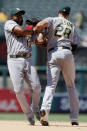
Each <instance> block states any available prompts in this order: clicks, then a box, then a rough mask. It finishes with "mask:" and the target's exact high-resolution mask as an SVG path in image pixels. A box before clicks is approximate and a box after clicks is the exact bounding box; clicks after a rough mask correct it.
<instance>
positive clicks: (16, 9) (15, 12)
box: [10, 8, 25, 17]
mask: <svg viewBox="0 0 87 131" xmlns="http://www.w3.org/2000/svg"><path fill="white" fill-rule="evenodd" d="M16 14H21V15H24V14H25V11H24V10H21V9H19V8H14V9H12V11H11V13H10V17H12V16H13V15H16Z"/></svg>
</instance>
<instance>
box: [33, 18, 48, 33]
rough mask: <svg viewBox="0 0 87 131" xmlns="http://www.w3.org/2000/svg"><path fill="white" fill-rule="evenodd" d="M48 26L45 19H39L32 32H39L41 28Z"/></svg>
mask: <svg viewBox="0 0 87 131" xmlns="http://www.w3.org/2000/svg"><path fill="white" fill-rule="evenodd" d="M44 28H48V23H47V22H46V21H45V20H42V21H40V22H39V23H38V24H37V25H36V26H35V27H34V29H33V30H34V32H36V33H37V32H40V31H41V30H42V29H44Z"/></svg>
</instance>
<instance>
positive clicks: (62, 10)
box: [59, 6, 71, 15]
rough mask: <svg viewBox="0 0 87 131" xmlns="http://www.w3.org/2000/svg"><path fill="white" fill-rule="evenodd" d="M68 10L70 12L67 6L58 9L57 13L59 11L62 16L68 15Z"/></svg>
mask: <svg viewBox="0 0 87 131" xmlns="http://www.w3.org/2000/svg"><path fill="white" fill-rule="evenodd" d="M70 10H71V9H70V7H69V6H65V7H63V8H61V9H59V11H60V12H61V13H62V14H64V15H67V14H69V13H70Z"/></svg>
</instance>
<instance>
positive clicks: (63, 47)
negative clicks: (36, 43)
mask: <svg viewBox="0 0 87 131" xmlns="http://www.w3.org/2000/svg"><path fill="white" fill-rule="evenodd" d="M54 48H55V47H53V48H50V49H49V50H48V52H50V51H52V50H54ZM57 48H58V47H57ZM62 49H68V50H71V49H70V47H66V46H62Z"/></svg>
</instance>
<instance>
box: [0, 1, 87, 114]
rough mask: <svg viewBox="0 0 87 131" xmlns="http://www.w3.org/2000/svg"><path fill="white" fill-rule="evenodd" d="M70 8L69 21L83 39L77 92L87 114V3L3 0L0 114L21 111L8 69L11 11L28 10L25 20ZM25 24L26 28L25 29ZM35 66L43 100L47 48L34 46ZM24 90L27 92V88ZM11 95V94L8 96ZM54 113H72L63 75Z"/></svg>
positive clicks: (0, 9)
mask: <svg viewBox="0 0 87 131" xmlns="http://www.w3.org/2000/svg"><path fill="white" fill-rule="evenodd" d="M66 5H67V6H70V7H71V15H70V17H69V19H70V20H71V21H72V22H73V23H74V24H75V26H76V28H77V31H78V33H79V35H80V38H81V45H80V46H79V48H78V49H77V52H76V53H75V64H76V79H75V83H76V89H77V92H78V95H79V99H80V112H82V113H87V0H73V1H72V0H25V1H24V0H14V1H12V0H3V1H0V111H1V112H21V109H20V107H18V103H17V102H15V101H16V100H15V99H16V98H15V95H14V93H13V91H12V90H13V85H12V83H11V80H10V78H9V73H8V68H7V53H6V41H5V36H4V23H5V21H6V20H7V19H8V17H9V13H10V11H11V10H12V8H17V7H18V8H21V9H24V10H25V11H26V14H25V15H24V25H25V20H26V19H27V18H30V17H38V18H40V19H44V18H46V17H49V16H52V17H55V16H57V11H58V9H60V8H62V7H63V6H66ZM24 25H23V26H24ZM33 63H34V66H35V67H36V69H37V71H38V74H39V77H40V82H41V85H42V94H41V101H40V105H41V102H42V97H43V94H44V90H45V86H46V49H45V48H41V47H39V46H35V45H34V46H33ZM24 84H25V88H26V89H27V85H26V83H24ZM9 92H10V94H9ZM28 98H29V97H28ZM51 112H69V104H68V98H67V90H66V85H65V82H64V80H63V77H62V74H61V75H60V79H59V82H58V84H57V88H56V92H55V95H54V99H53V104H52V109H51Z"/></svg>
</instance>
